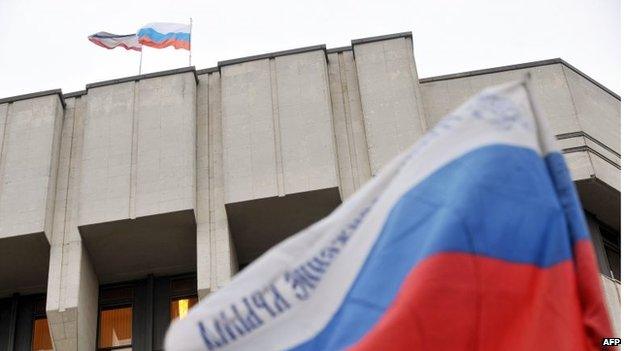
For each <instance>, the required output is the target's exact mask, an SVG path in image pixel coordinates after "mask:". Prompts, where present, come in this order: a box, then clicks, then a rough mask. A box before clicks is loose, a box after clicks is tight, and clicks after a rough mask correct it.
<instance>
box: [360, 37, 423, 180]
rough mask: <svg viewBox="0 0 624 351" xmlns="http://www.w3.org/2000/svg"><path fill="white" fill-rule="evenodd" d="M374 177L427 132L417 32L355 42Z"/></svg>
mask: <svg viewBox="0 0 624 351" xmlns="http://www.w3.org/2000/svg"><path fill="white" fill-rule="evenodd" d="M351 43H352V45H353V52H354V55H355V63H356V68H357V79H358V82H359V88H360V96H361V99H362V111H363V116H364V126H365V129H366V141H367V143H368V151H369V155H370V166H371V171H372V174H373V175H374V174H376V173H377V172H378V171H379V170H380V169H381V168H382V167H383V165H385V164H386V163H387V162H388V161H390V160H391V159H392V158H393V157H395V156H396V155H398V154H399V153H401V152H402V151H403V150H405V149H406V148H408V147H409V146H410V145H412V144H413V143H414V142H416V140H417V139H418V138H419V137H420V136H421V135H422V134H424V132H425V130H426V129H427V123H426V118H425V112H424V107H423V100H422V97H421V93H420V85H419V82H418V74H417V73H416V64H415V62H414V53H413V47H412V37H411V33H403V34H397V35H391V36H384V37H374V38H366V39H359V40H353V41H352V42H351Z"/></svg>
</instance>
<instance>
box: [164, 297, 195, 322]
mask: <svg viewBox="0 0 624 351" xmlns="http://www.w3.org/2000/svg"><path fill="white" fill-rule="evenodd" d="M195 304H197V296H187V297H177V298H173V299H171V303H170V305H169V312H170V316H171V321H172V322H173V321H174V320H176V319H178V318H184V317H186V315H187V314H188V311H189V310H190V309H191V307H193V306H195Z"/></svg>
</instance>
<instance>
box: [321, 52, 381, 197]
mask: <svg viewBox="0 0 624 351" xmlns="http://www.w3.org/2000/svg"><path fill="white" fill-rule="evenodd" d="M327 58H328V66H329V84H330V90H331V101H332V108H333V121H334V132H335V137H336V157H337V159H338V165H339V170H340V171H339V175H340V191H341V196H342V198H343V200H344V199H346V198H347V197H349V195H351V194H352V193H354V192H355V191H356V190H357V189H358V188H359V187H360V186H362V185H363V184H364V183H365V182H366V181H368V180H369V179H370V177H371V170H370V162H369V155H368V148H367V142H366V134H365V130H364V120H363V116H362V103H361V100H360V93H359V89H358V83H357V75H356V73H355V61H354V59H353V52H352V51H351V50H347V51H342V52H337V53H331V54H328V55H327Z"/></svg>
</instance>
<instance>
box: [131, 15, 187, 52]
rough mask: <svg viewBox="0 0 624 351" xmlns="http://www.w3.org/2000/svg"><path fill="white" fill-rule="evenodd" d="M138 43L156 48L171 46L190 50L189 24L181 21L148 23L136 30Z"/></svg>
mask: <svg viewBox="0 0 624 351" xmlns="http://www.w3.org/2000/svg"><path fill="white" fill-rule="evenodd" d="M137 36H138V37H139V43H141V44H143V45H145V46H150V47H153V48H157V49H162V48H165V47H167V46H173V47H174V48H176V49H185V50H191V26H190V25H189V24H183V23H163V22H156V23H148V24H146V25H145V26H143V27H142V28H141V29H139V31H138V32H137Z"/></svg>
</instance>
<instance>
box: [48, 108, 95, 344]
mask: <svg viewBox="0 0 624 351" xmlns="http://www.w3.org/2000/svg"><path fill="white" fill-rule="evenodd" d="M85 100H86V98H85V97H83V98H78V99H73V100H70V101H69V102H68V109H67V110H66V112H65V119H64V124H63V132H62V136H61V156H60V160H59V176H58V182H57V192H56V200H55V201H56V206H55V221H54V231H53V240H52V248H51V255H50V256H51V257H50V269H49V275H48V293H47V302H46V312H47V315H48V323H49V326H50V333H51V336H52V339H53V342H54V345H55V348H56V349H57V350H92V349H94V348H95V339H96V326H97V306H98V286H99V284H98V280H97V277H96V275H95V271H94V269H93V266H92V265H91V262H90V259H89V254H88V253H87V251H86V249H85V247H84V245H83V243H82V239H81V237H80V234H79V233H78V225H77V221H78V216H77V212H78V203H79V201H78V199H79V196H78V192H79V186H80V165H81V162H80V160H81V158H82V144H83V121H84V114H85V105H86V101H85Z"/></svg>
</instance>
